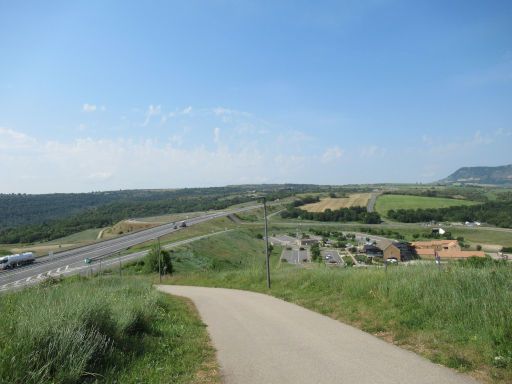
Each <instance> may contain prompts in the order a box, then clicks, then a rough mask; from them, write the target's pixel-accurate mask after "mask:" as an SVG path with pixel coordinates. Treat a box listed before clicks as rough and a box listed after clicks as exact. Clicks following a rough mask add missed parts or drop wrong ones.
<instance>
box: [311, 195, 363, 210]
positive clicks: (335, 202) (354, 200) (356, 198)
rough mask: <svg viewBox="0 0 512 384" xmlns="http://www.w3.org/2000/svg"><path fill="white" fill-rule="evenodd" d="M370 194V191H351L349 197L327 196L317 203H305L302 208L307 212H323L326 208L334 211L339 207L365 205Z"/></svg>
mask: <svg viewBox="0 0 512 384" xmlns="http://www.w3.org/2000/svg"><path fill="white" fill-rule="evenodd" d="M370 195H371V194H370V193H353V194H351V195H350V196H349V197H336V198H333V197H327V198H324V199H321V200H320V201H319V202H318V203H312V204H306V205H304V206H303V207H302V209H304V210H305V211H308V212H323V211H325V210H326V209H330V210H332V211H334V210H336V209H341V208H350V207H366V205H367V204H368V200H370Z"/></svg>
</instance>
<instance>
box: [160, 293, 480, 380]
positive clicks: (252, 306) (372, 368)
mask: <svg viewBox="0 0 512 384" xmlns="http://www.w3.org/2000/svg"><path fill="white" fill-rule="evenodd" d="M158 289H159V290H161V291H164V292H168V293H171V294H174V295H178V296H185V297H188V298H190V299H192V300H193V302H194V303H195V305H196V306H197V309H198V310H199V313H200V314H201V317H202V319H203V321H204V322H205V323H206V324H207V326H208V330H209V333H210V336H211V338H212V341H213V344H214V346H215V347H216V349H217V355H218V360H219V363H220V366H221V372H222V376H223V381H224V383H226V384H232V383H236V384H292V383H293V384H302V383H304V384H315V383H318V384H329V383H336V384H352V383H353V384H370V383H372V384H373V383H375V384H377V383H378V384H427V383H428V384H455V383H457V384H462V383H466V384H469V383H476V381H474V380H472V379H471V378H469V377H467V376H464V375H460V374H458V373H456V372H454V371H452V370H450V369H447V368H444V367H441V366H438V365H436V364H433V363H431V362H429V361H428V360H425V359H423V358H422V357H419V356H418V355H415V354H413V353H412V352H409V351H406V350H403V349H400V348H398V347H396V346H394V345H391V344H388V343H386V342H384V341H382V340H380V339H378V338H376V337H374V336H371V335H369V334H367V333H364V332H362V331H359V330H357V329H355V328H352V327H350V326H348V325H345V324H343V323H340V322H338V321H335V320H333V319H330V318H328V317H326V316H322V315H320V314H317V313H315V312H312V311H309V310H307V309H304V308H302V307H299V306H297V305H294V304H291V303H287V302H285V301H282V300H279V299H276V298H274V297H271V296H267V295H263V294H258V293H254V292H246V291H238V290H231V289H223V288H203V287H186V286H165V285H162V286H158Z"/></svg>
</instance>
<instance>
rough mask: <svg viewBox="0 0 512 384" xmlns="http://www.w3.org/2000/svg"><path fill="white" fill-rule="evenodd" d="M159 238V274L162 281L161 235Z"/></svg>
mask: <svg viewBox="0 0 512 384" xmlns="http://www.w3.org/2000/svg"><path fill="white" fill-rule="evenodd" d="M157 240H158V276H159V279H160V283H161V282H162V251H161V250H160V237H157Z"/></svg>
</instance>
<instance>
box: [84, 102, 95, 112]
mask: <svg viewBox="0 0 512 384" xmlns="http://www.w3.org/2000/svg"><path fill="white" fill-rule="evenodd" d="M97 108H98V107H97V106H96V105H94V104H87V103H85V104H84V105H82V111H84V112H94V111H96V109H97Z"/></svg>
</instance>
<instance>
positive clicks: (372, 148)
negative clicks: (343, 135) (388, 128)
mask: <svg viewBox="0 0 512 384" xmlns="http://www.w3.org/2000/svg"><path fill="white" fill-rule="evenodd" d="M385 154H386V149H385V148H382V147H379V146H378V145H374V144H373V145H368V146H365V147H362V148H361V150H360V151H359V155H360V156H361V157H363V158H367V159H368V158H372V157H376V156H384V155H385Z"/></svg>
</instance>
